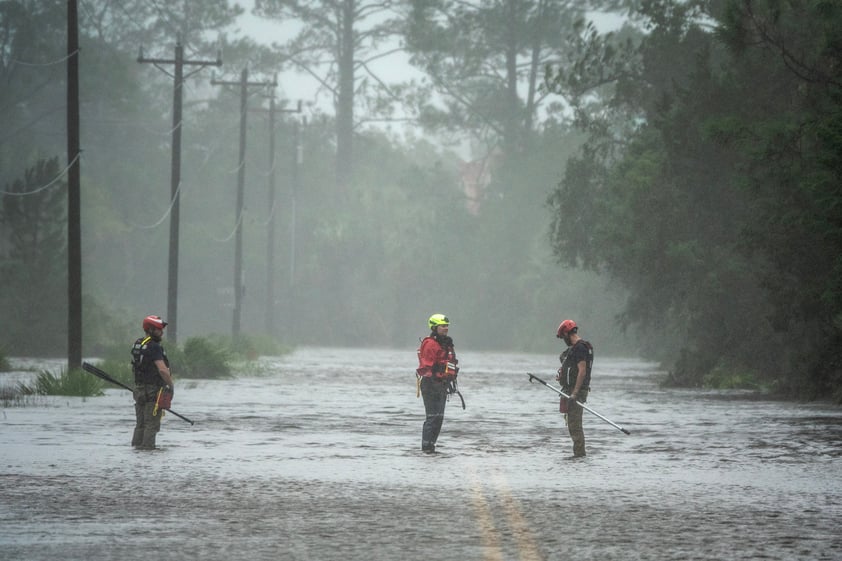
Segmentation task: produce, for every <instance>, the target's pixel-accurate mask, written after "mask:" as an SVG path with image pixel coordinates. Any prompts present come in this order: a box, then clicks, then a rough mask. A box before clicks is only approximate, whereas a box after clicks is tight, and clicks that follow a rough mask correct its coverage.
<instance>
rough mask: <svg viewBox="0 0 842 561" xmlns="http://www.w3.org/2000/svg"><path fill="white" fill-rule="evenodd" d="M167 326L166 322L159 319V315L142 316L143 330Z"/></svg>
mask: <svg viewBox="0 0 842 561" xmlns="http://www.w3.org/2000/svg"><path fill="white" fill-rule="evenodd" d="M166 326H167V322H165V321H164V320H162V319H161V316H146V317H145V318H143V330H144V331H149V330H150V329H152V328H153V327H154V328H157V329H163V328H165V327H166Z"/></svg>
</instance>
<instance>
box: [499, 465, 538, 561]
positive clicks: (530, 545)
mask: <svg viewBox="0 0 842 561" xmlns="http://www.w3.org/2000/svg"><path fill="white" fill-rule="evenodd" d="M494 484H495V486H496V487H497V490H498V491H499V492H500V495H501V497H502V499H503V510H504V511H505V512H506V516H507V517H508V519H509V526H510V527H511V528H512V533H513V534H514V537H515V540H516V541H517V548H518V557H519V558H520V561H543V559H544V558H543V557H542V556H541V553H540V552H539V551H538V546H537V545H536V541H535V536H534V535H533V534H532V530H530V529H529V524H527V522H526V519H525V518H524V517H523V513H522V512H521V509H520V507H519V506H518V503H517V501H516V500H515V498H514V496H512V491H511V489H510V488H509V485H508V483H507V482H506V480H505V478H504V477H503V476H502V474H500V473H495V474H494Z"/></svg>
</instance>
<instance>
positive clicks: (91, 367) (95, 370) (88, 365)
mask: <svg viewBox="0 0 842 561" xmlns="http://www.w3.org/2000/svg"><path fill="white" fill-rule="evenodd" d="M82 369H83V370H85V371H86V372H89V373H91V374H93V375H94V376H96V377H97V378H101V379H103V380H105V381H106V382H111V383H112V384H114V385H116V386H120V387H121V388H124V389H127V390H129V391H130V392H132V393H134V390H133V389H132V388H130V387H129V386H127V385H126V384H124V383H123V382H121V381H120V380H117V379H115V378H112V377H111V376H110V375H109V374H108V373H107V372H105V371H104V370H100V369H99V368H97V367H96V366H94V365H93V364H91V363H90V362H83V363H82ZM163 409H164V410H165V411H169V412H170V413H172V414H173V415H175V416H176V417H178V418H179V419H183V420H185V421H187V422H188V423H190V424H191V425H192V424H193V421H191V420H190V419H188V418H187V417H185V416H184V415H180V414H178V413H176V412H175V411H173V410H172V409H168V408H163Z"/></svg>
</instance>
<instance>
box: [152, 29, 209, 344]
mask: <svg viewBox="0 0 842 561" xmlns="http://www.w3.org/2000/svg"><path fill="white" fill-rule="evenodd" d="M137 61H138V62H140V63H150V64H154V65H155V67H156V68H158V69H159V70H161V71H163V72H164V73H165V74H170V73H169V72H167V71H166V70H164V69H163V68H161V66H160V65H162V64H172V65H174V67H175V68H174V72H175V73H174V74H170V75H171V76H172V77H173V96H172V98H173V101H172V106H173V110H172V158H171V164H170V193H171V194H170V197H171V199H170V200H171V202H172V209H171V214H170V257H169V274H168V280H167V317H166V318H165V319H166V321H167V323H168V324H169V325H168V326H167V339H169V340H170V341H171V342H172V344H176V343H177V342H178V240H179V214H180V207H179V202H180V199H181V197H180V192H181V124H182V118H181V115H182V112H181V108H182V99H183V89H184V88H183V86H184V79H185V78H189V77H190V76H192V75H193V74H195V73H196V72H198V71H199V70H201V69H202V68H204V67H205V66H222V53H220V52H217V55H216V60H184V47H183V46H182V45H181V37H180V36H179V37H177V39H176V42H175V58H174V59H162V58H145V57H144V56H143V47H141V48H140V53H139V54H138V57H137ZM185 66H196V67H198V68H196V70H194V71H193V72H190V73H189V74H188V75H187V76H184V67H185Z"/></svg>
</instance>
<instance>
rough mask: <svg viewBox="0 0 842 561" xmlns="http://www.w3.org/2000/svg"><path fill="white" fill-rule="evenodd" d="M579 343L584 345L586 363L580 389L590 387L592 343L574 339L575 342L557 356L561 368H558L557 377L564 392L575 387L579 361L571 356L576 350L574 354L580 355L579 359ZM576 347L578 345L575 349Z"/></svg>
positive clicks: (580, 348)
mask: <svg viewBox="0 0 842 561" xmlns="http://www.w3.org/2000/svg"><path fill="white" fill-rule="evenodd" d="M579 345H582V346H584V348H585V349H586V350H587V354H586V358H585V362H586V364H587V368H586V370H585V380H584V381H583V382H582V389H584V390H586V389H590V387H591V368H592V367H593V345H591V344H590V343H589V342H588V341H585V340H584V339H579V340H578V341H576V344H575V345H573V346H572V347H570V348H569V349H567V350H566V351H564V352H563V353H561V356H559V357H558V358H559V360H561V368H559V370H558V374H559V376H558V379H559V382H561V388H562V391H564V392H565V393H567V392H569V391H572V390H573V389H574V388H575V387H576V377H577V376H578V375H579V361H576V360H575V359H574V358H573V354H574V353H573V351H574V350H576V351H577V352H576V354H577V355H579V356H580V360H581V350H582V347H579ZM577 347H579V348H578V349H577Z"/></svg>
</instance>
